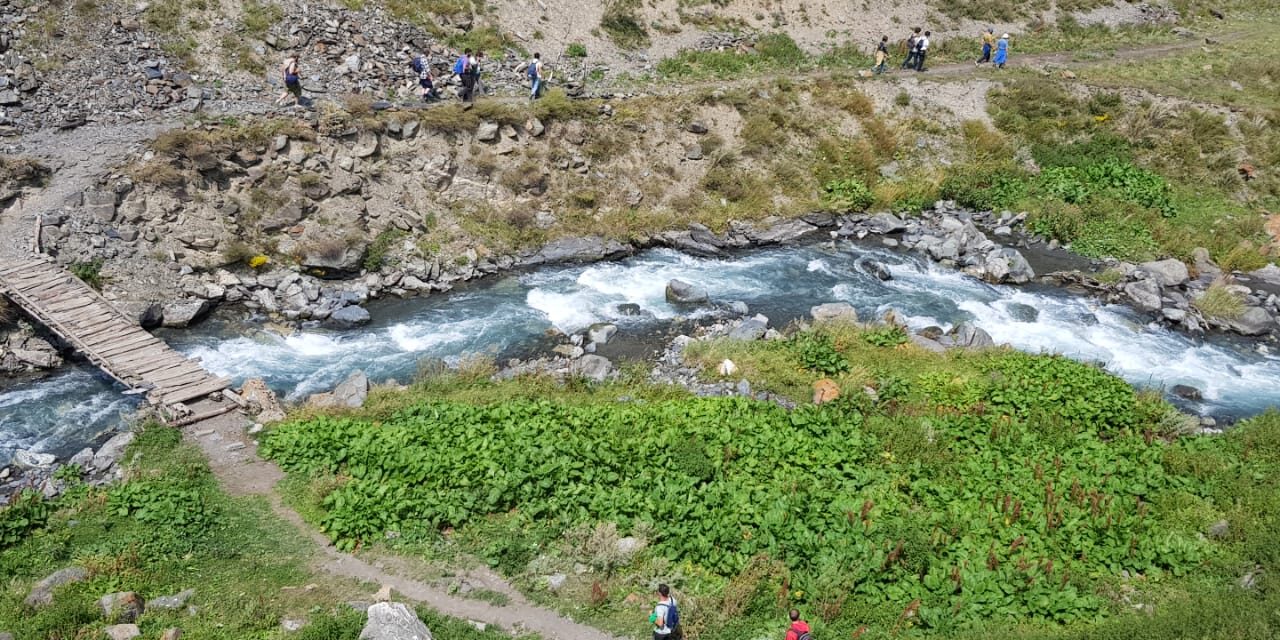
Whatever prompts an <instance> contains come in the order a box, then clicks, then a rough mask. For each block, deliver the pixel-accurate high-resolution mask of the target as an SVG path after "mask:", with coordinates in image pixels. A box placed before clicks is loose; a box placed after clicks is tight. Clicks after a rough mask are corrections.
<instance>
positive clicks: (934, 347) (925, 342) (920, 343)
mask: <svg viewBox="0 0 1280 640" xmlns="http://www.w3.org/2000/svg"><path fill="white" fill-rule="evenodd" d="M911 344H914V345H915V346H917V347H920V348H921V349H924V350H925V351H932V352H934V353H946V352H947V348H946V347H945V346H943V345H942V343H940V342H938V341H936V340H930V339H928V338H926V337H924V336H921V335H915V334H912V336H911Z"/></svg>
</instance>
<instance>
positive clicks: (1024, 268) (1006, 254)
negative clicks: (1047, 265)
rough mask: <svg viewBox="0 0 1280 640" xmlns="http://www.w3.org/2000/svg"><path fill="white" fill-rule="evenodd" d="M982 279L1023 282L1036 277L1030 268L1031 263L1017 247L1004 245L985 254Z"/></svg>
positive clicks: (997, 281)
mask: <svg viewBox="0 0 1280 640" xmlns="http://www.w3.org/2000/svg"><path fill="white" fill-rule="evenodd" d="M982 271H983V275H982V278H983V280H986V281H987V282H992V283H995V284H1001V283H1006V282H1008V283H1013V284H1025V283H1027V282H1030V281H1031V279H1032V278H1034V277H1036V272H1035V270H1033V269H1032V268H1031V264H1030V263H1028V262H1027V259H1026V258H1024V257H1022V254H1021V253H1018V250H1017V249H1010V248H1008V247H1005V248H1003V249H997V250H995V251H992V252H991V253H989V254H987V259H986V262H985V263H984V264H983V268H982Z"/></svg>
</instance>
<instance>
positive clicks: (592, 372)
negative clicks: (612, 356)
mask: <svg viewBox="0 0 1280 640" xmlns="http://www.w3.org/2000/svg"><path fill="white" fill-rule="evenodd" d="M569 371H570V373H572V374H573V375H575V376H580V377H583V378H586V379H588V380H591V381H593V382H603V381H604V379H605V378H608V377H609V374H610V373H611V372H612V371H613V363H612V362H609V359H608V358H606V357H604V356H597V355H593V354H588V355H584V356H582V357H581V358H578V359H577V360H574V361H573V364H571V365H569Z"/></svg>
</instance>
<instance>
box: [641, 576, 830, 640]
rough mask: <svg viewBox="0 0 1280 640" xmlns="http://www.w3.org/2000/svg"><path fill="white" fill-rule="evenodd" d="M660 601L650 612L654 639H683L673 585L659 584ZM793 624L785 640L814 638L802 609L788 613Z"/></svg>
mask: <svg viewBox="0 0 1280 640" xmlns="http://www.w3.org/2000/svg"><path fill="white" fill-rule="evenodd" d="M657 596H658V603H657V604H655V605H654V606H653V612H652V613H650V614H649V624H650V625H652V627H653V640H683V638H684V630H683V629H681V627H680V607H679V605H677V604H676V599H675V596H673V595H671V587H669V586H667V585H665V584H660V585H658V591H657ZM787 617H788V618H790V620H791V625H790V626H788V627H787V633H786V636H785V640H812V639H811V637H810V635H809V623H808V622H805V621H804V620H802V619H800V611H799V610H797V609H792V610H791V611H789V612H788V613H787Z"/></svg>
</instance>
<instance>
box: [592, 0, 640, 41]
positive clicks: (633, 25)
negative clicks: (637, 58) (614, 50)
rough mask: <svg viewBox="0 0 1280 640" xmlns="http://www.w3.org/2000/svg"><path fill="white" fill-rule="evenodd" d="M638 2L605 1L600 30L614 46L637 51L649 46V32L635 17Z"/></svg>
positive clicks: (629, 0)
mask: <svg viewBox="0 0 1280 640" xmlns="http://www.w3.org/2000/svg"><path fill="white" fill-rule="evenodd" d="M638 5H639V2H638V0H607V1H606V2H605V6H604V15H603V16H601V18H600V28H601V29H604V32H605V33H606V34H608V35H609V39H610V40H613V42H614V44H616V45H618V46H619V47H622V48H624V49H639V48H641V47H644V46H647V45H648V44H649V31H648V30H647V29H645V27H644V24H642V23H641V22H640V18H639V17H638V16H637V15H636V10H637V9H638V8H639V6H638Z"/></svg>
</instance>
